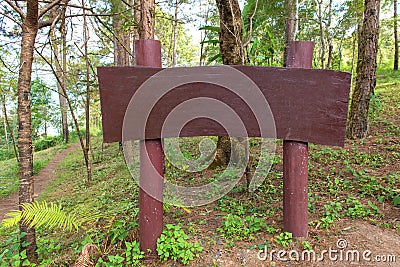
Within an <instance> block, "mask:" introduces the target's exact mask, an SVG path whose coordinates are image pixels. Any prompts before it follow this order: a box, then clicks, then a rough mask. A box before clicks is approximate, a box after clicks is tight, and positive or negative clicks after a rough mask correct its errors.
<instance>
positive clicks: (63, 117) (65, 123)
mask: <svg viewBox="0 0 400 267" xmlns="http://www.w3.org/2000/svg"><path fill="white" fill-rule="evenodd" d="M66 10H67V9H66V7H64V10H63V13H62V19H61V26H60V29H61V36H62V76H61V81H62V86H63V88H64V90H62V89H61V90H58V91H59V94H58V97H59V101H60V109H61V124H62V134H63V139H64V141H65V143H68V141H69V129H68V114H67V103H66V99H65V97H64V94H63V93H62V92H63V91H67V80H66V77H65V75H66V73H67V28H66V25H65V12H66ZM59 89H60V88H59Z"/></svg>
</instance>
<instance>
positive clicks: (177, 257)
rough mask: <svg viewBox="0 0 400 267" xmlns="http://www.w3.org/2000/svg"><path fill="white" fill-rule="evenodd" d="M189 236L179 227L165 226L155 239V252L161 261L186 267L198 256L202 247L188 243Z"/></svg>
mask: <svg viewBox="0 0 400 267" xmlns="http://www.w3.org/2000/svg"><path fill="white" fill-rule="evenodd" d="M188 240H189V236H188V235H187V234H185V231H184V230H183V229H182V228H181V227H180V226H179V225H173V224H167V225H165V229H164V231H163V232H162V234H161V236H160V237H159V238H158V239H157V252H158V255H159V256H160V259H161V261H167V260H169V259H172V260H174V261H180V262H181V263H182V264H184V265H187V264H188V263H189V261H191V260H193V259H194V258H196V257H198V256H199V253H200V252H201V251H202V247H201V246H200V245H199V243H197V242H195V243H190V242H189V241H188Z"/></svg>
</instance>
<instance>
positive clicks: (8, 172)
mask: <svg viewBox="0 0 400 267" xmlns="http://www.w3.org/2000/svg"><path fill="white" fill-rule="evenodd" d="M63 149H65V145H58V146H55V147H52V148H49V149H46V150H42V151H39V152H35V153H34V154H33V173H34V174H37V173H38V172H39V171H40V170H41V169H43V168H44V167H46V165H47V164H48V163H49V162H50V161H51V160H52V159H53V158H54V156H55V155H56V154H58V153H60V152H61V151H62V150H63ZM18 172H19V167H18V163H17V161H16V159H15V158H13V159H9V160H4V161H0V199H2V198H6V197H8V196H9V195H11V194H12V193H14V192H16V191H18V186H19V173H18Z"/></svg>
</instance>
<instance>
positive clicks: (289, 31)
mask: <svg viewBox="0 0 400 267" xmlns="http://www.w3.org/2000/svg"><path fill="white" fill-rule="evenodd" d="M285 8H286V19H285V24H286V26H285V47H284V50H283V66H284V67H286V65H287V54H288V48H289V43H290V42H292V41H294V40H295V39H296V33H297V12H298V11H297V0H285Z"/></svg>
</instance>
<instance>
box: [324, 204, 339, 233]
mask: <svg viewBox="0 0 400 267" xmlns="http://www.w3.org/2000/svg"><path fill="white" fill-rule="evenodd" d="M324 208H325V212H324V217H322V218H321V219H320V220H321V227H322V228H329V226H330V225H331V224H332V223H333V222H334V221H336V220H337V219H339V218H341V217H342V210H343V207H342V204H341V203H340V202H332V203H331V204H329V205H328V204H325V205H324Z"/></svg>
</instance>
